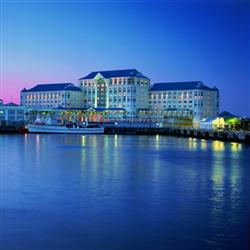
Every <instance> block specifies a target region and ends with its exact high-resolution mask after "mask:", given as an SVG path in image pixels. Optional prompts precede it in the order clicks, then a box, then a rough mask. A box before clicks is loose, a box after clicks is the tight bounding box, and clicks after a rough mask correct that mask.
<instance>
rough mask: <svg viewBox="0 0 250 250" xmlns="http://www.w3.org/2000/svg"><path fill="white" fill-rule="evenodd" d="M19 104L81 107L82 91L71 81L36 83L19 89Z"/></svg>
mask: <svg viewBox="0 0 250 250" xmlns="http://www.w3.org/2000/svg"><path fill="white" fill-rule="evenodd" d="M21 105H23V106H25V107H28V108H36V109H39V108H48V109H50V108H58V107H61V108H81V107H82V106H83V92H82V90H81V89H80V88H78V87H76V86H75V85H74V84H73V83H50V84H38V85H36V86H35V87H33V88H31V89H23V90H22V91H21Z"/></svg>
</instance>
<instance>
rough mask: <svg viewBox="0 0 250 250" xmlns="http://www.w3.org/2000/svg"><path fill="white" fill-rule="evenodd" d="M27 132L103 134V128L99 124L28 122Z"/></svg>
mask: <svg viewBox="0 0 250 250" xmlns="http://www.w3.org/2000/svg"><path fill="white" fill-rule="evenodd" d="M27 128H28V131H29V133H47V134H103V133H104V128H103V127H102V126H100V125H88V126H77V125H65V126H61V125H46V124H28V125H27Z"/></svg>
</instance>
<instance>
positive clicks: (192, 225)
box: [0, 135, 250, 250]
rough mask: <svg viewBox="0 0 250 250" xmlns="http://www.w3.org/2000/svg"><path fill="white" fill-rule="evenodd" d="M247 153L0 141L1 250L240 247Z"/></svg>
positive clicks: (125, 142) (180, 145)
mask: <svg viewBox="0 0 250 250" xmlns="http://www.w3.org/2000/svg"><path fill="white" fill-rule="evenodd" d="M249 183H250V147H248V146H246V145H241V144H237V143H224V142H219V141H205V140H195V139H186V138H174V137H164V136H120V135H118V136H117V135H110V136H108V135H87V136H82V135H0V249H1V250H12V249H24V250H30V249H32V250H33V249H34V250H36V249H45V250H46V249H51V250H56V249H58V250H61V249H67V250H71V249H72V250H75V249H86V250H88V249H90V250H92V249H94V250H95V249H100V250H106V249H108V250H110V249H111V250H113V249H114V250H120V249H121V250H123V249H132V250H137V249H143V250H144V249H152V250H158V249H170V250H172V249H173V250H179V249H181V250H185V249H190V250H195V249H201V250H203V249H205V250H206V249H226V250H230V249H235V250H241V249H248V244H249Z"/></svg>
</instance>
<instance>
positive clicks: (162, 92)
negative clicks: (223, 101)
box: [149, 81, 219, 122]
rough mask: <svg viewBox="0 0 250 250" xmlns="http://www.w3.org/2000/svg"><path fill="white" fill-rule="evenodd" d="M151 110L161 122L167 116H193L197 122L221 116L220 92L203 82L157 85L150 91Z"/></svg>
mask: <svg viewBox="0 0 250 250" xmlns="http://www.w3.org/2000/svg"><path fill="white" fill-rule="evenodd" d="M149 108H150V110H152V111H155V112H154V114H155V117H157V118H158V120H159V121H161V122H162V121H163V120H164V115H165V116H175V114H176V116H183V117H184V116H192V117H193V119H194V120H195V121H197V122H198V121H199V120H201V119H203V118H206V117H216V116H218V114H219V90H218V89H217V88H216V87H213V88H210V87H208V86H206V85H205V84H204V83H202V82H201V81H190V82H166V83H155V84H153V85H152V87H151V88H150V90H149Z"/></svg>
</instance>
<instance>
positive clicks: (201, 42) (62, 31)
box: [0, 0, 250, 116]
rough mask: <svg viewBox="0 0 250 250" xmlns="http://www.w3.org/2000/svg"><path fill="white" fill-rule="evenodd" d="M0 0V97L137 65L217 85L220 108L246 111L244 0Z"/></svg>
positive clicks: (249, 27)
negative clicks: (37, 85)
mask: <svg viewBox="0 0 250 250" xmlns="http://www.w3.org/2000/svg"><path fill="white" fill-rule="evenodd" d="M0 2H1V3H0V6H1V12H0V15H1V16H0V23H1V26H0V28H1V30H0V33H1V40H0V41H1V47H0V52H1V54H0V58H1V60H0V62H1V68H0V69H1V84H0V98H2V99H4V100H5V102H8V101H10V100H12V101H14V102H18V103H19V92H20V90H21V89H22V88H24V87H26V88H29V87H32V86H34V84H37V83H46V82H73V83H77V79H78V78H80V77H82V76H84V75H86V74H88V73H89V72H91V71H96V70H110V69H125V68H136V69H138V70H139V71H141V72H142V73H143V74H145V75H146V76H148V77H149V78H151V83H155V82H166V81H189V80H202V81H203V82H204V83H205V84H207V85H209V86H217V87H218V88H219V89H220V96H221V111H223V110H227V111H230V112H232V113H235V114H238V115H242V116H244V115H248V116H249V115H250V2H249V1H239V0H238V1H235V2H234V1H230V2H229V1H217V3H215V2H214V1H209V2H204V1H202V2H201V1H197V0H196V1H184V0H182V1H74V0H73V1H66V0H62V1H55V0H51V1H48V0H44V1H40V0H38V1H30V0H29V1H27V0H26V1H17V0H15V1H12V0H0ZM247 2H248V3H247Z"/></svg>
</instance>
